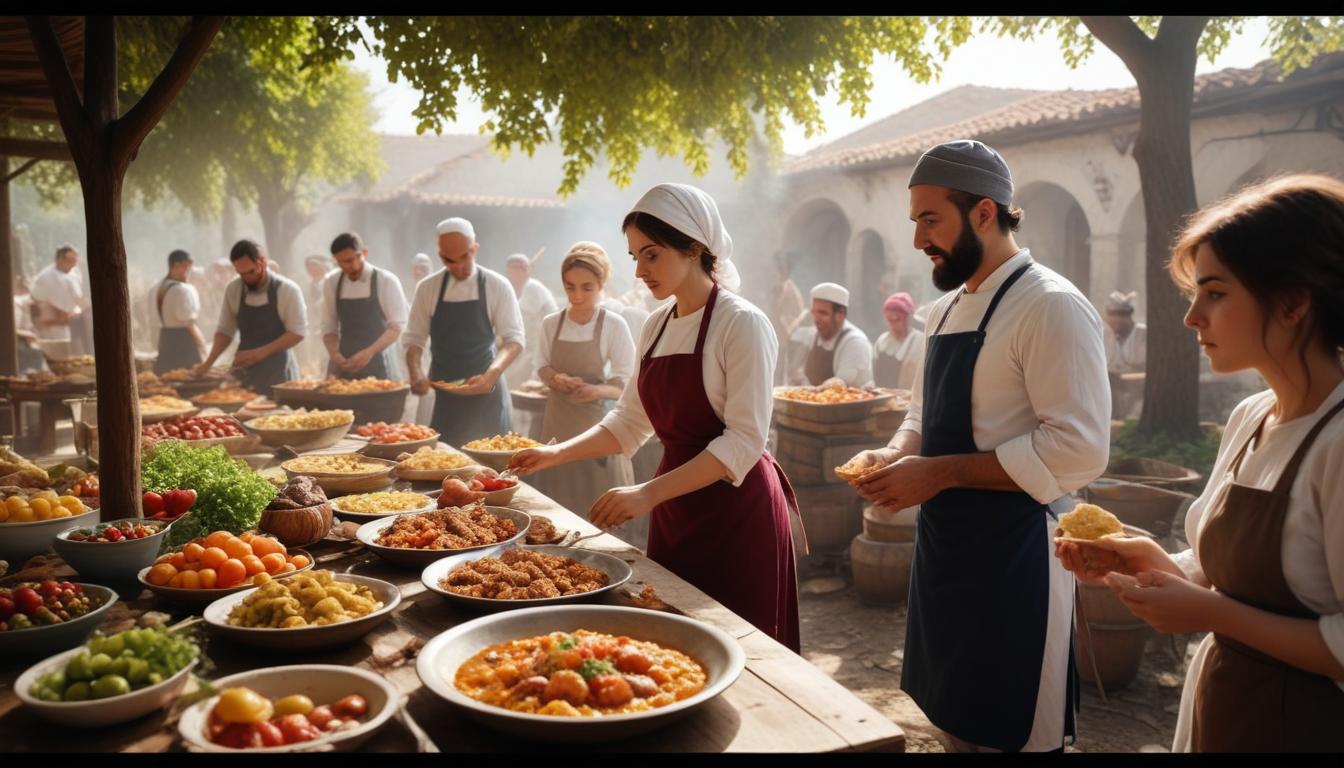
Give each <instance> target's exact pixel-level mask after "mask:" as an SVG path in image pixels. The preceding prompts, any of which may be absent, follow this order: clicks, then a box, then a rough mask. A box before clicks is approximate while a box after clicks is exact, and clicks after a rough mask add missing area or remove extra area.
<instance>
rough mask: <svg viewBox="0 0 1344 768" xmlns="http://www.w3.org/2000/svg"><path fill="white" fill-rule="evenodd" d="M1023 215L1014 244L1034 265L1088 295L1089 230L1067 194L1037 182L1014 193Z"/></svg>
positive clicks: (1044, 183)
mask: <svg viewBox="0 0 1344 768" xmlns="http://www.w3.org/2000/svg"><path fill="white" fill-rule="evenodd" d="M1017 198H1018V205H1020V206H1021V207H1022V210H1023V211H1025V212H1026V216H1025V217H1024V218H1023V220H1022V227H1021V230H1020V231H1019V232H1018V234H1017V237H1016V239H1017V242H1018V244H1019V245H1021V246H1023V247H1027V248H1030V249H1031V256H1032V258H1034V259H1035V260H1036V261H1038V262H1040V263H1041V264H1044V265H1045V266H1047V267H1050V268H1051V269H1053V270H1055V271H1056V272H1058V273H1060V274H1061V275H1063V276H1064V277H1066V278H1068V280H1069V281H1070V282H1072V283H1073V284H1074V286H1076V287H1077V288H1078V290H1079V291H1082V293H1083V295H1084V296H1087V295H1090V292H1091V288H1092V245H1091V242H1090V238H1091V236H1092V228H1091V227H1089V226H1088V224H1087V215H1086V214H1084V213H1083V207H1082V206H1081V205H1079V204H1078V201H1077V200H1076V199H1074V197H1073V195H1071V194H1069V192H1068V190H1066V189H1064V188H1063V187H1061V186H1059V185H1058V184H1051V183H1049V182H1044V181H1037V182H1033V183H1031V184H1028V185H1027V186H1025V187H1023V188H1022V191H1021V192H1019V193H1018V195H1017Z"/></svg>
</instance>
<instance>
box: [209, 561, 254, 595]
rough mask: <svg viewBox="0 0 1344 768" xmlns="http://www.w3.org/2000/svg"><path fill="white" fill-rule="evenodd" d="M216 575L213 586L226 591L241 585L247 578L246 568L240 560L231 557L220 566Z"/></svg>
mask: <svg viewBox="0 0 1344 768" xmlns="http://www.w3.org/2000/svg"><path fill="white" fill-rule="evenodd" d="M216 573H217V574H218V575H217V576H216V579H215V586H216V587H218V588H220V589H228V588H229V587H236V586H238V585H239V584H242V583H243V579H246V578H247V566H245V565H243V561H242V560H239V559H237V558H233V557H231V558H229V559H228V560H225V561H224V562H223V563H222V564H220V566H219V568H217V569H216Z"/></svg>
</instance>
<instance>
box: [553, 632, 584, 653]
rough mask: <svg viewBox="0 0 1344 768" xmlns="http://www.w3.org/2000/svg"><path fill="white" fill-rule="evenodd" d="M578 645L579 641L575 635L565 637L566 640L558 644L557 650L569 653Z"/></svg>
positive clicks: (556, 645)
mask: <svg viewBox="0 0 1344 768" xmlns="http://www.w3.org/2000/svg"><path fill="white" fill-rule="evenodd" d="M576 645H578V641H577V640H575V639H574V637H573V635H565V639H564V640H561V641H560V642H558V643H556V644H555V647H556V649H557V650H561V651H568V650H569V649H570V648H573V647H574V646H576Z"/></svg>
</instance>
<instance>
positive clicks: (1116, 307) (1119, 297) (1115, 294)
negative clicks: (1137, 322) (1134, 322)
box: [1106, 291, 1139, 315]
mask: <svg viewBox="0 0 1344 768" xmlns="http://www.w3.org/2000/svg"><path fill="white" fill-rule="evenodd" d="M1138 297H1139V292H1138V291H1130V292H1129V293H1121V292H1120V291H1111V295H1110V296H1107V297H1106V311H1107V312H1119V313H1120V314H1125V315H1128V314H1133V312H1134V299H1136V298H1138Z"/></svg>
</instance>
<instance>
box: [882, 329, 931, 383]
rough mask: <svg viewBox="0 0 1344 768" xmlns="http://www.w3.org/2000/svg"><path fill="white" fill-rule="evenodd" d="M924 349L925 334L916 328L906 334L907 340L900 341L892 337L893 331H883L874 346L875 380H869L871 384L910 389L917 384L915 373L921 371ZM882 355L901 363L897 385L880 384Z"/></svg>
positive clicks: (897, 375)
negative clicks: (879, 373)
mask: <svg viewBox="0 0 1344 768" xmlns="http://www.w3.org/2000/svg"><path fill="white" fill-rule="evenodd" d="M924 348H925V344H924V334H923V333H921V332H920V331H916V330H915V329H914V328H911V329H910V331H909V332H908V333H906V334H905V338H904V339H902V340H900V341H896V338H895V337H894V336H892V335H891V331H883V332H882V335H881V336H878V337H877V343H876V344H874V345H873V368H872V374H873V378H871V379H869V384H871V385H872V386H885V387H894V388H896V389H910V388H911V387H913V386H914V384H915V372H916V371H918V370H919V367H920V361H922V360H923V359H924ZM880 355H886V356H888V357H894V358H896V359H897V360H900V361H901V369H900V371H899V372H898V373H897V374H896V378H897V381H896V383H894V384H892V383H890V382H882V383H881V384H879V383H878V381H877V359H878V357H879V356H880Z"/></svg>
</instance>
